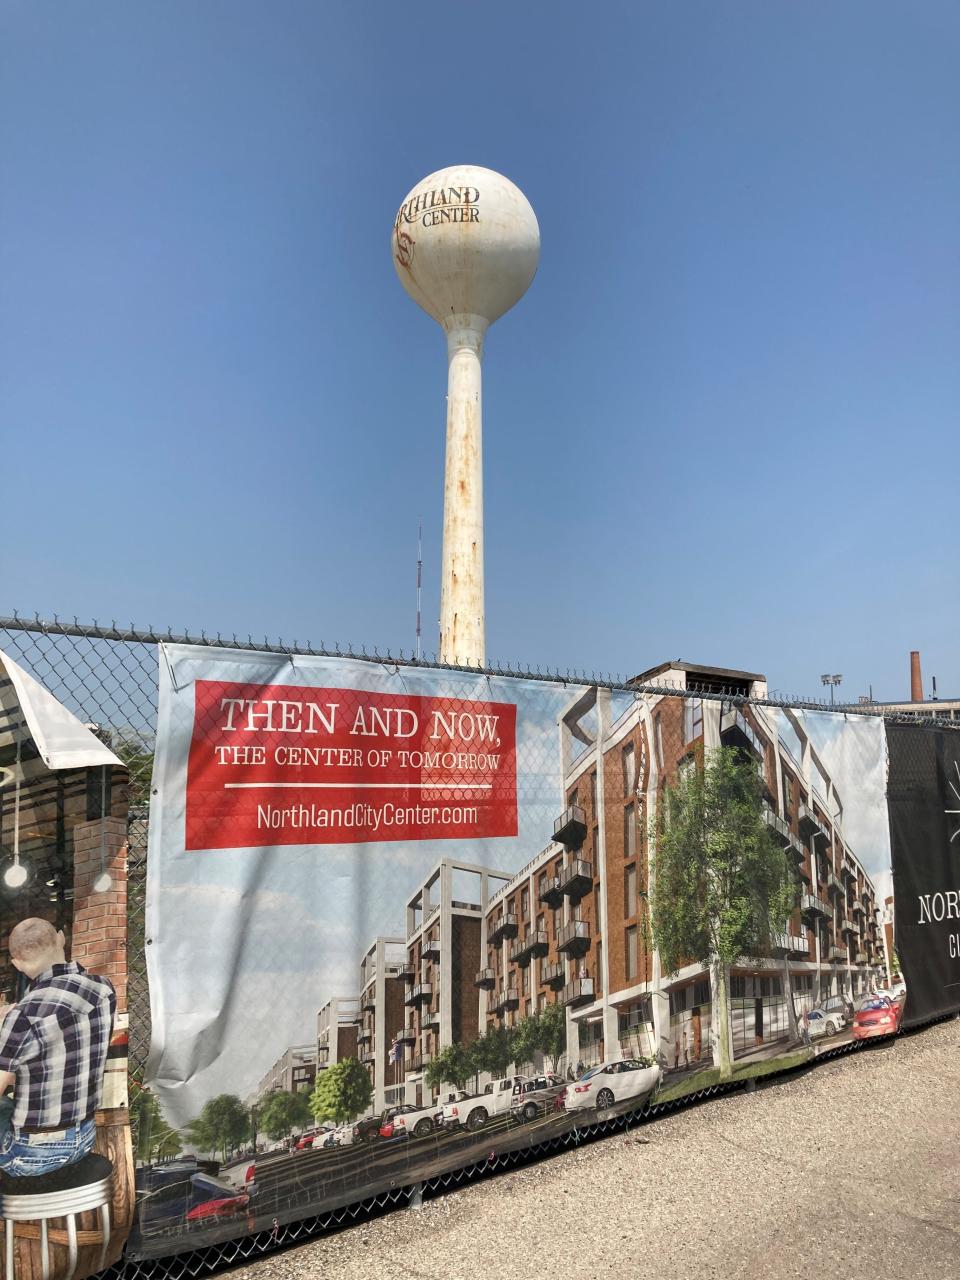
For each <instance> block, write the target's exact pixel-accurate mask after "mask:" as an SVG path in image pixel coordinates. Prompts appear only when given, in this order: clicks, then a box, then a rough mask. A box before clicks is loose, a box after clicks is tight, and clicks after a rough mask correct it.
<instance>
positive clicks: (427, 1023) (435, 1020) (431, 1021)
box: [420, 1009, 440, 1027]
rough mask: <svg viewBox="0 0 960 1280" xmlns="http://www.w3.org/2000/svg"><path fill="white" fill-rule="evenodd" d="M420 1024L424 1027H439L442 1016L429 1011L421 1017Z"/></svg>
mask: <svg viewBox="0 0 960 1280" xmlns="http://www.w3.org/2000/svg"><path fill="white" fill-rule="evenodd" d="M420 1023H421V1025H422V1026H424V1027H439V1025H440V1014H439V1013H437V1012H436V1011H435V1010H434V1011H431V1010H429V1009H428V1010H427V1012H426V1013H422V1014H421V1015H420Z"/></svg>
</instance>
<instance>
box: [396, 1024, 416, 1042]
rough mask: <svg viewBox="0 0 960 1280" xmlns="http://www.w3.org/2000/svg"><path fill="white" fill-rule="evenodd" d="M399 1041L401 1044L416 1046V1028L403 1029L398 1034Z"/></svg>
mask: <svg viewBox="0 0 960 1280" xmlns="http://www.w3.org/2000/svg"><path fill="white" fill-rule="evenodd" d="M397 1039H398V1040H399V1041H400V1043H401V1044H415V1043H416V1039H417V1028H416V1027H401V1028H400V1030H399V1031H398V1032H397Z"/></svg>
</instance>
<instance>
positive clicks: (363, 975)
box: [357, 938, 407, 1111]
mask: <svg viewBox="0 0 960 1280" xmlns="http://www.w3.org/2000/svg"><path fill="white" fill-rule="evenodd" d="M406 961H407V946H406V941H405V939H404V938H377V939H376V940H375V941H374V942H373V943H372V944H371V946H370V947H369V948H368V949H367V953H366V955H365V956H364V957H363V961H362V962H361V965H360V1021H359V1024H358V1032H357V1045H358V1049H359V1055H360V1061H361V1062H362V1063H363V1064H364V1065H365V1066H366V1068H367V1070H368V1072H369V1074H370V1083H371V1084H372V1085H373V1108H374V1110H375V1111H382V1110H383V1108H384V1107H385V1106H386V1105H387V1102H388V1101H393V1095H394V1090H395V1088H396V1087H397V1086H398V1085H399V1083H400V1081H401V1079H402V1074H403V1069H402V1066H401V1065H400V1064H399V1063H398V1061H397V1055H396V1054H395V1053H394V1052H393V1047H394V1045H395V1043H396V1042H397V1036H398V1033H399V1031H400V1029H401V1028H402V1027H403V1024H404V1013H405V1008H404V996H405V994H406V982H405V980H404V968H405V965H406ZM400 1056H402V1054H401V1055H400ZM388 1086H389V1090H388ZM388 1091H389V1093H390V1095H391V1096H390V1098H389V1099H388V1097H387V1093H388Z"/></svg>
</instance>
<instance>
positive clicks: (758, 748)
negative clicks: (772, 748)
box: [720, 707, 764, 760]
mask: <svg viewBox="0 0 960 1280" xmlns="http://www.w3.org/2000/svg"><path fill="white" fill-rule="evenodd" d="M720 741H721V743H722V744H723V746H725V747H737V748H739V750H741V751H749V752H750V754H751V755H755V756H757V757H758V758H759V759H761V760H762V759H763V757H764V743H763V739H762V738H761V737H760V735H759V734H758V733H757V731H756V729H754V727H753V725H752V724H751V723H750V721H749V720H748V719H747V718H746V716H745V715H744V714H743V712H742V711H738V710H737V709H736V707H731V708H730V710H729V711H724V713H723V715H722V716H721V717H720Z"/></svg>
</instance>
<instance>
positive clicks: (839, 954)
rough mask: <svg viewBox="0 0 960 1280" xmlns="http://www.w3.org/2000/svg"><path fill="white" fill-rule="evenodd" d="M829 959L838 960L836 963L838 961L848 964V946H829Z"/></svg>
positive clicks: (831, 960)
mask: <svg viewBox="0 0 960 1280" xmlns="http://www.w3.org/2000/svg"><path fill="white" fill-rule="evenodd" d="M827 959H828V960H829V961H830V962H831V963H833V962H836V963H838V964H846V963H847V948H846V947H828V948H827Z"/></svg>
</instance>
